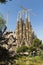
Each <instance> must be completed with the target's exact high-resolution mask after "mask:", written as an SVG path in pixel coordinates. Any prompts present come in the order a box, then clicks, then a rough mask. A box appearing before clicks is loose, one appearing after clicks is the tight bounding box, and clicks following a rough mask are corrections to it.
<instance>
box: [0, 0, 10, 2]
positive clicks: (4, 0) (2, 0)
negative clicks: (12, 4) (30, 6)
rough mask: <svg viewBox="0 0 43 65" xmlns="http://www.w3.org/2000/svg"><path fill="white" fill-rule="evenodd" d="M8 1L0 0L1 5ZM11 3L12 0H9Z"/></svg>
mask: <svg viewBox="0 0 43 65" xmlns="http://www.w3.org/2000/svg"><path fill="white" fill-rule="evenodd" d="M7 1H8V0H0V3H6V2H7ZM9 1H11V0H9Z"/></svg>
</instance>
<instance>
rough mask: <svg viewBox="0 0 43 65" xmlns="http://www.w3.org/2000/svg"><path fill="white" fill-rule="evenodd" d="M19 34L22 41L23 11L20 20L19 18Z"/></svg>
mask: <svg viewBox="0 0 43 65" xmlns="http://www.w3.org/2000/svg"><path fill="white" fill-rule="evenodd" d="M19 36H20V41H21V40H22V38H23V19H22V13H21V12H20V20H19Z"/></svg>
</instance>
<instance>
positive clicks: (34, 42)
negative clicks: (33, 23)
mask: <svg viewBox="0 0 43 65" xmlns="http://www.w3.org/2000/svg"><path fill="white" fill-rule="evenodd" d="M32 44H33V46H34V47H39V46H40V45H41V44H42V41H41V40H40V39H38V38H35V39H33V42H32Z"/></svg>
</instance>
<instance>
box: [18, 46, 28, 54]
mask: <svg viewBox="0 0 43 65" xmlns="http://www.w3.org/2000/svg"><path fill="white" fill-rule="evenodd" d="M27 49H28V47H27V46H21V47H19V48H18V49H17V53H20V52H26V51H27Z"/></svg>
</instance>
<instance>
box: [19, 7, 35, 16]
mask: <svg viewBox="0 0 43 65" xmlns="http://www.w3.org/2000/svg"><path fill="white" fill-rule="evenodd" d="M20 7H21V8H22V9H23V10H22V12H23V13H26V17H28V15H29V14H32V15H34V16H36V14H35V13H32V12H31V11H32V9H27V8H25V7H23V6H20Z"/></svg>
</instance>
